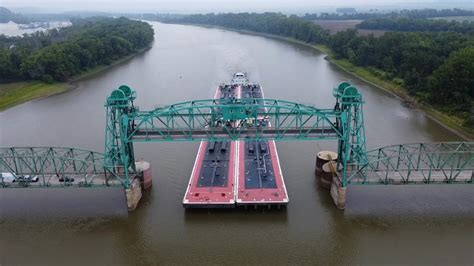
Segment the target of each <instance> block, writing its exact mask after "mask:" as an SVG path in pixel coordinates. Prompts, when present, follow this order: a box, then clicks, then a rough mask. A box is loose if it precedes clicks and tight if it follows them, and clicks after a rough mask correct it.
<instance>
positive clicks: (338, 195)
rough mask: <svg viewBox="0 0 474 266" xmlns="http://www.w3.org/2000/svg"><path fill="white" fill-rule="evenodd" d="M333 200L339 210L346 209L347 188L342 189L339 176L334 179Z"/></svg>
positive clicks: (332, 187)
mask: <svg viewBox="0 0 474 266" xmlns="http://www.w3.org/2000/svg"><path fill="white" fill-rule="evenodd" d="M330 193H331V198H332V200H333V202H334V204H335V205H336V207H337V208H338V209H341V210H344V208H345V207H346V187H342V185H341V182H340V181H339V178H338V177H337V176H335V177H333V179H332V184H331V192H330Z"/></svg>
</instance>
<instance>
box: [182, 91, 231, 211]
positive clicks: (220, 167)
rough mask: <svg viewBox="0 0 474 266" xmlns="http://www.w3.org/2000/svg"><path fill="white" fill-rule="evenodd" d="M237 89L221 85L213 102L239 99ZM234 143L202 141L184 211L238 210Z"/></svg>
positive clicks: (184, 202)
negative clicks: (236, 205)
mask: <svg viewBox="0 0 474 266" xmlns="http://www.w3.org/2000/svg"><path fill="white" fill-rule="evenodd" d="M237 90H238V88H237V86H235V85H221V86H219V87H218V88H217V90H216V93H215V95H214V99H228V98H236V97H237V96H238V95H237V93H238V91H237ZM235 179H236V143H235V141H232V142H230V141H213V142H209V141H201V143H200V144H199V150H198V153H197V155H196V161H195V162H194V167H193V171H192V173H191V178H190V180H189V184H188V187H187V189H186V194H185V195H184V199H183V206H184V207H185V208H233V207H234V206H235V191H234V188H235Z"/></svg>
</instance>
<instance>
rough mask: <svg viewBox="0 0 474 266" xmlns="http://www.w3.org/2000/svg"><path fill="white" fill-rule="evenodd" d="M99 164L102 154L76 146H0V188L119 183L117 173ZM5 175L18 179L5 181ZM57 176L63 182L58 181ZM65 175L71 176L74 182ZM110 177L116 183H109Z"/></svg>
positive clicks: (90, 185) (101, 162)
mask: <svg viewBox="0 0 474 266" xmlns="http://www.w3.org/2000/svg"><path fill="white" fill-rule="evenodd" d="M103 163H104V155H103V154H101V153H97V152H93V151H88V150H82V149H76V148H63V147H9V148H0V173H1V174H2V175H1V176H0V187H3V188H15V187H32V188H38V187H94V186H117V185H120V186H121V185H122V180H120V179H119V178H120V176H115V174H114V173H112V172H108V170H107V168H106V167H104V165H103ZM8 174H9V175H11V176H13V177H14V178H15V180H16V181H18V182H6V181H5V180H4V177H3V176H4V175H8ZM28 176H29V177H34V176H36V177H38V179H39V181H38V182H31V180H30V179H28V178H25V177H28ZM66 177H67V178H66ZM99 177H100V178H99ZM59 178H64V180H65V181H64V182H59ZM69 178H74V179H75V182H71V179H69ZM111 179H113V180H114V181H116V182H110V183H109V181H110V180H111Z"/></svg>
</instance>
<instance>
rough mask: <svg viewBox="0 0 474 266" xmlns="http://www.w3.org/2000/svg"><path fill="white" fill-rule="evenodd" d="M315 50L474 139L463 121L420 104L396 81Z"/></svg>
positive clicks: (473, 133) (459, 133)
mask: <svg viewBox="0 0 474 266" xmlns="http://www.w3.org/2000/svg"><path fill="white" fill-rule="evenodd" d="M315 48H316V49H318V50H320V51H321V52H324V53H326V54H327V55H328V56H327V57H326V59H327V60H328V61H329V62H331V63H333V64H334V65H336V66H337V67H339V68H340V69H342V70H344V71H346V72H347V73H350V74H351V75H353V76H355V77H357V78H359V79H361V80H363V81H364V82H366V83H369V84H371V85H372V86H374V87H377V88H379V89H382V90H384V91H387V92H389V93H391V94H393V95H395V96H397V97H399V98H401V99H402V100H404V101H406V102H408V103H410V105H411V106H413V107H414V108H417V109H420V110H423V111H424V112H425V113H426V114H427V115H428V116H429V117H430V118H431V119H433V120H435V121H436V122H437V123H439V124H440V125H442V126H444V127H446V128H447V129H449V130H451V131H452V132H454V133H456V134H457V135H459V136H460V137H462V138H464V139H466V140H473V139H474V130H473V129H472V128H468V127H465V126H463V123H464V120H463V119H461V118H459V117H456V116H452V115H448V114H446V113H443V112H441V111H439V110H437V109H436V108H435V107H433V106H431V105H429V104H426V103H421V102H419V101H418V99H417V98H416V97H413V96H411V95H410V94H409V93H408V91H407V90H406V89H405V88H404V87H403V86H401V85H399V84H397V83H395V82H394V81H390V80H386V79H383V78H381V77H379V76H377V74H376V73H375V71H374V70H372V69H369V68H365V67H360V66H356V65H354V64H352V63H351V62H349V61H348V60H346V59H335V58H334V57H333V55H332V52H331V50H330V49H329V48H328V47H325V46H321V45H317V46H315Z"/></svg>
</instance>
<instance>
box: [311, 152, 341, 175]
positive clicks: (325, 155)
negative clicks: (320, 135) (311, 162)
mask: <svg viewBox="0 0 474 266" xmlns="http://www.w3.org/2000/svg"><path fill="white" fill-rule="evenodd" d="M329 161H337V153H335V152H332V151H320V152H318V155H317V156H316V168H315V174H316V175H317V176H320V174H321V172H322V167H323V165H324V164H325V163H327V162H329Z"/></svg>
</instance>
